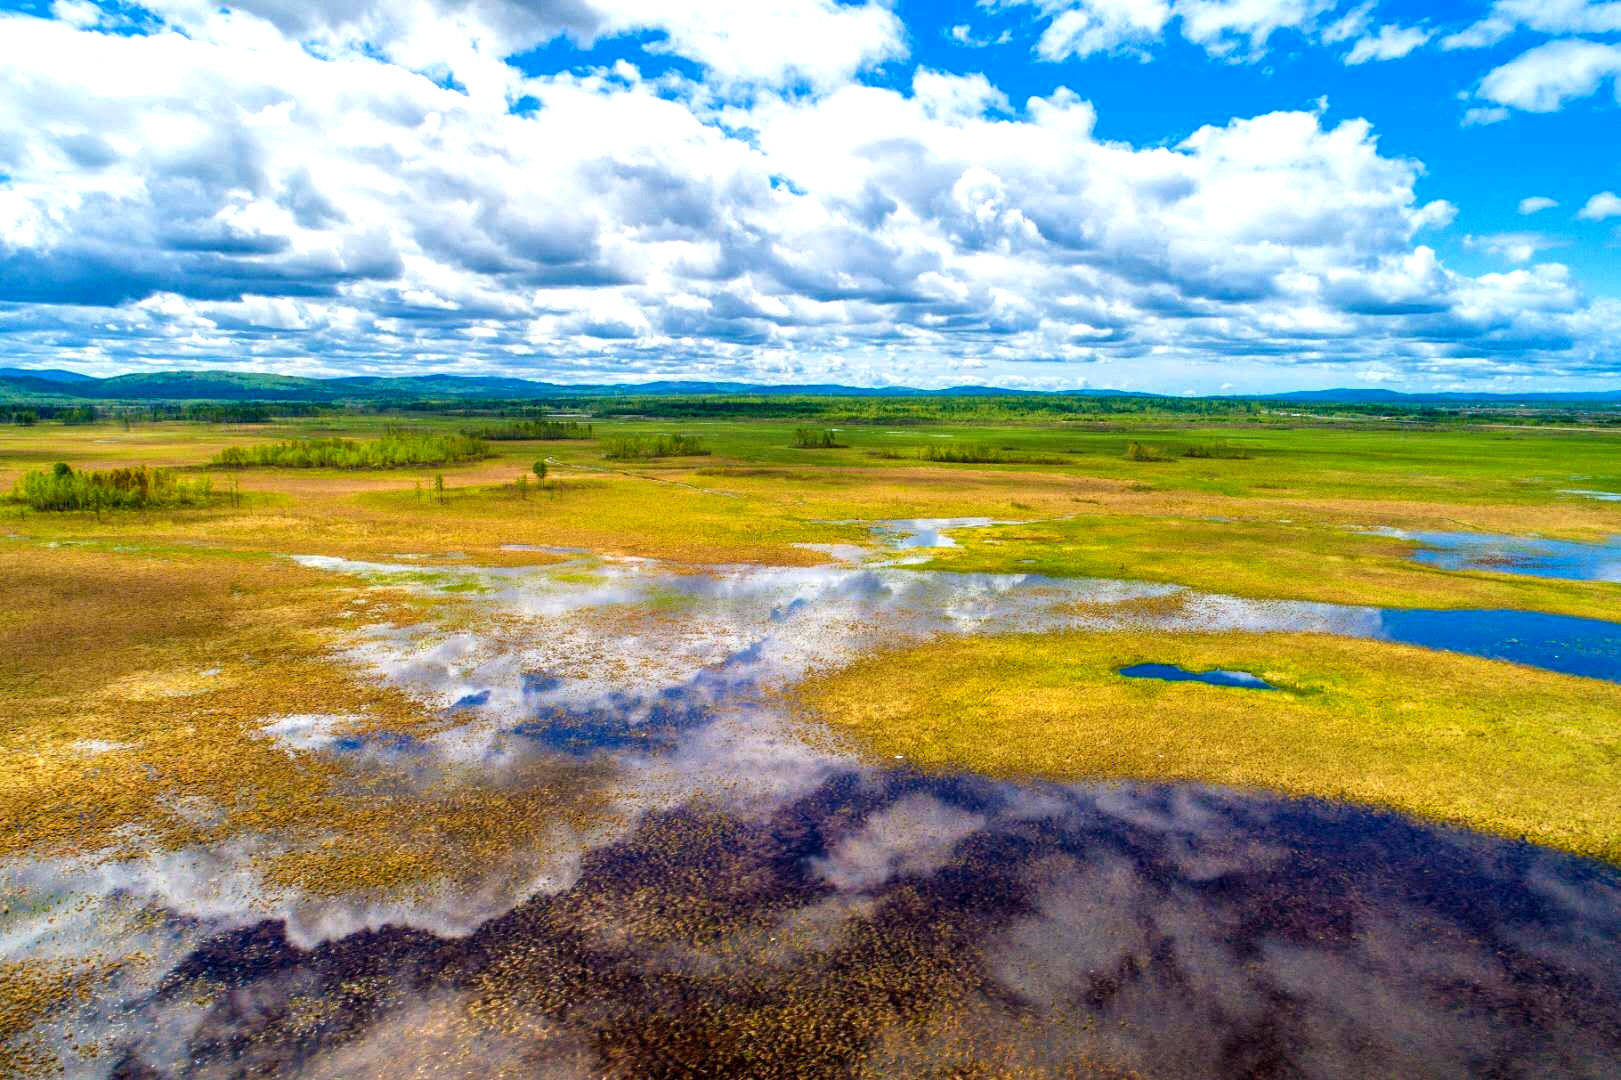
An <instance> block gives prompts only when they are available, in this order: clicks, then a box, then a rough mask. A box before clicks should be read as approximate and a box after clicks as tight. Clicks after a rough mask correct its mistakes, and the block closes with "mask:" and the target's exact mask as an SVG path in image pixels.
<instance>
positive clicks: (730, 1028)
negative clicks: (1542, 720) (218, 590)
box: [0, 540, 1621, 1077]
mask: <svg viewBox="0 0 1621 1080" xmlns="http://www.w3.org/2000/svg"><path fill="white" fill-rule="evenodd" d="M893 551H894V549H893V548H892V547H890V546H889V545H888V542H887V540H886V542H885V544H884V545H883V546H882V547H881V548H879V549H877V550H875V551H874V552H872V553H871V555H870V557H868V558H867V559H866V561H863V562H861V563H856V562H854V561H849V562H847V564H846V565H840V566H832V567H812V568H772V567H752V566H751V567H720V568H709V569H704V570H694V569H691V568H680V567H672V566H667V565H663V564H659V563H655V562H652V561H648V560H640V559H599V558H594V557H590V556H584V555H581V556H580V557H579V558H577V559H572V560H570V561H568V562H565V563H561V564H553V565H550V566H547V567H543V568H497V569H492V568H481V567H477V566H472V565H467V564H461V563H457V564H456V565H452V566H449V567H446V566H435V567H433V568H432V570H431V572H424V571H423V568H422V567H421V566H420V565H412V564H411V563H405V564H360V563H353V562H347V561H344V560H339V559H331V558H325V557H310V558H307V559H304V560H301V561H303V562H304V563H305V564H306V565H310V566H314V567H320V568H325V569H328V570H331V571H332V572H335V573H343V574H349V575H356V576H358V577H360V578H361V579H362V580H372V581H375V582H377V583H379V584H386V585H389V586H390V587H394V588H399V587H405V588H410V589H416V590H420V591H421V592H423V593H425V594H429V595H433V596H436V597H439V598H441V599H442V601H443V604H444V611H445V613H446V617H445V618H444V619H442V620H433V621H429V622H426V623H424V624H422V625H417V626H386V625H380V626H374V627H372V628H370V629H369V630H368V631H366V632H365V633H364V634H363V635H361V636H360V637H359V638H358V639H357V640H356V641H355V643H354V645H353V647H352V649H351V651H350V654H349V655H350V658H351V659H352V660H354V661H355V662H356V663H359V664H361V665H363V666H364V667H365V668H366V669H367V670H368V671H370V672H371V673H372V674H373V675H375V677H376V678H378V679H379V680H382V681H384V682H386V683H388V684H391V685H395V686H399V687H402V688H404V689H406V690H408V691H410V692H411V693H412V694H414V695H415V696H416V697H418V698H419V699H420V700H422V701H424V702H426V703H429V704H431V705H432V706H434V707H436V708H437V709H438V710H440V712H439V715H440V717H441V720H440V723H439V724H438V726H437V727H435V728H434V729H433V730H432V731H431V732H428V733H425V734H422V735H420V736H419V737H410V738H408V737H404V736H382V737H378V736H363V735H356V734H353V733H352V730H353V727H354V725H353V723H352V720H353V718H350V717H344V716H328V715H312V714H299V715H284V716H275V717H266V718H265V722H264V727H263V735H264V738H266V739H270V740H273V741H274V742H275V743H276V744H277V745H280V746H282V747H284V748H286V749H287V750H288V751H289V752H290V753H303V754H317V755H323V756H326V757H328V758H330V759H331V760H334V761H338V762H341V763H343V764H344V766H345V767H346V768H348V769H350V770H352V772H353V775H355V776H356V777H366V776H386V777H387V778H388V782H389V784H390V790H391V792H393V793H394V794H396V795H397V794H399V793H401V792H403V793H406V794H409V793H410V792H412V791H420V792H422V793H423V798H424V799H425V800H426V799H428V798H429V797H430V795H431V796H432V797H439V796H438V795H437V794H434V793H441V792H443V790H444V789H445V787H446V786H447V785H449V786H451V787H454V786H456V785H467V786H469V787H471V786H479V787H481V788H497V789H499V788H501V787H502V786H503V785H505V786H511V787H521V786H523V785H529V784H535V783H545V784H548V785H553V786H555V787H557V788H558V789H559V790H563V789H567V790H569V791H570V792H571V793H573V794H577V795H578V796H579V798H578V799H577V800H576V801H577V802H578V803H579V804H580V805H588V806H590V807H592V808H593V810H592V812H591V813H589V814H577V815H572V816H569V817H567V818H566V819H565V818H563V817H559V819H558V820H557V822H556V823H555V825H554V826H553V827H552V828H550V829H549V830H543V831H541V832H539V833H537V834H536V835H534V836H532V837H527V838H525V839H524V840H523V841H521V842H518V843H515V844H514V845H512V847H511V848H510V850H505V851H503V852H501V853H500V855H499V857H496V858H491V859H489V861H488V864H487V865H482V864H481V865H478V866H473V867H458V868H457V871H458V872H457V873H456V874H455V875H452V876H451V877H449V878H447V879H446V880H445V881H444V882H441V883H438V884H435V885H434V886H433V887H431V888H427V889H423V890H417V891H409V890H408V891H403V892H378V891H365V890H358V889H342V888H315V887H312V886H309V885H307V884H305V885H293V884H286V883H281V884H277V883H275V882H273V881H271V880H270V879H268V878H267V877H266V875H265V873H264V867H265V866H266V864H267V859H270V858H272V857H274V856H275V855H277V854H278V853H279V852H280V851H281V850H282V847H283V846H284V845H285V844H286V843H287V841H286V840H285V839H282V838H278V837H275V836H269V835H266V836H244V837H237V838H234V839H232V840H230V841H226V842H221V843H216V844H211V845H199V846H196V847H193V848H189V849H186V850H182V851H177V852H161V853H157V852H147V853H144V854H142V855H141V856H139V857H134V858H122V859H116V860H111V859H103V860H97V859H94V858H89V857H79V858H73V859H66V858H64V859H39V860H29V861H17V862H13V863H10V864H5V865H3V866H0V892H3V894H4V895H5V897H6V898H7V906H6V909H5V911H4V913H3V914H0V962H5V961H15V960H18V959H20V958H28V959H31V960H36V961H37V960H41V959H46V960H51V959H54V960H60V961H64V962H66V961H82V960H86V959H88V958H95V959H96V960H97V961H98V962H101V963H107V962H109V961H115V962H116V963H115V964H114V966H112V967H111V969H110V971H109V973H108V974H107V975H106V976H105V977H104V979H103V980H102V981H101V982H99V983H98V984H97V988H96V990H95V992H94V993H93V994H91V995H89V996H87V997H86V998H85V999H84V1000H82V1001H76V1002H73V1003H72V1004H71V1005H70V1006H69V1007H68V1008H66V1009H64V1010H62V1012H61V1015H59V1016H56V1017H54V1018H53V1019H52V1020H51V1021H50V1022H49V1023H47V1024H46V1025H45V1027H44V1028H42V1029H41V1030H40V1031H39V1032H37V1033H36V1035H37V1037H38V1038H39V1039H40V1040H41V1041H42V1043H43V1045H45V1046H47V1047H48V1048H49V1049H50V1050H51V1052H52V1053H54V1054H56V1055H57V1056H59V1057H60V1059H61V1060H62V1062H63V1063H64V1065H65V1066H66V1068H67V1070H68V1071H69V1072H70V1073H71V1074H74V1075H87V1076H102V1075H113V1076H122V1077H145V1076H199V1077H214V1076H244V1075H294V1076H310V1077H318V1076H330V1077H349V1076H384V1075H387V1076H415V1075H422V1076H435V1075H437V1076H465V1077H483V1076H500V1075H511V1076H546V1077H563V1076H568V1077H573V1076H580V1077H587V1076H625V1077H633V1076H634V1077H641V1076H749V1077H771V1076H851V1075H870V1076H897V1075H905V1076H910V1075H934V1076H944V1075H963V1076H976V1075H1009V1074H1011V1075H1054V1076H1098V1077H1124V1076H1136V1075H1155V1076H1170V1077H1181V1076H1187V1077H1199V1076H1235V1077H1236V1076H1246V1077H1248V1076H1312V1077H1315V1076H1324V1077H1328V1076H1372V1075H1377V1076H1459V1077H1462V1076H1479V1075H1492V1076H1527V1077H1530V1076H1613V1075H1617V1074H1618V1072H1621V873H1618V872H1617V871H1616V870H1615V869H1614V868H1611V867H1607V866H1601V865H1597V864H1594V863H1591V862H1587V861H1583V860H1580V859H1576V858H1571V857H1566V856H1562V855H1559V854H1556V853H1552V852H1549V851H1546V850H1543V849H1539V848H1535V847H1532V846H1529V845H1524V844H1519V843H1514V842H1511V841H1505V840H1498V839H1492V838H1486V837H1480V836H1476V835H1472V834H1467V833H1461V832H1455V831H1449V830H1445V829H1439V828H1433V827H1429V826H1424V825H1418V824H1414V823H1412V822H1409V821H1406V820H1404V819H1401V818H1399V817H1396V816H1393V815H1388V814H1381V813H1375V812H1372V811H1368V810H1364V809H1357V808H1350V807H1344V806H1336V805H1329V804H1325V803H1320V802H1313V801H1301V800H1282V799H1277V798H1273V797H1269V796H1265V795H1261V794H1255V793H1243V792H1232V791H1222V790H1213V789H1208V788H1201V787H1197V786H1190V785H1159V786H1153V785H1150V786H1123V785H1069V786H1055V785H1046V784H1035V783H1031V784H1016V783H1007V782H999V781H991V780H987V779H984V778H978V777H972V776H962V777H929V776H923V775H919V774H917V773H915V772H913V771H912V770H910V769H909V768H907V766H906V763H905V762H895V763H894V767H893V768H890V769H880V768H875V767H872V766H870V765H865V764H861V763H860V762H858V761H857V760H856V759H854V758H853V757H852V756H851V755H849V754H848V753H846V752H845V750H844V749H843V748H842V747H841V746H839V745H838V744H837V743H836V742H834V741H832V740H831V739H830V738H828V737H827V736H826V733H822V732H816V731H807V730H805V729H804V728H803V727H801V725H800V724H799V722H797V721H796V720H795V719H794V718H793V717H792V716H791V714H790V713H789V712H788V711H787V709H786V708H785V706H783V704H782V702H781V698H780V691H782V690H783V689H784V688H786V687H789V686H791V685H792V684H793V683H794V682H795V681H797V680H798V679H800V678H802V677H804V675H806V674H807V673H809V672H812V671H814V670H817V669H820V668H825V667H833V666H838V665H841V664H844V663H847V662H848V661H850V660H852V659H854V658H856V657H858V656H862V655H866V654H867V653H869V652H870V651H871V650H873V649H877V648H882V647H886V646H889V645H896V644H905V643H907V642H913V641H922V640H926V639H928V638H930V637H933V636H938V635H941V634H951V633H969V632H997V633H1016V632H1031V631H1041V630H1052V629H1060V628H1080V629H1086V628H1094V629H1106V628H1111V627H1131V628H1139V629H1161V630H1164V631H1165V632H1167V633H1174V632H1178V631H1189V630H1213V629H1234V630H1247V631H1256V632H1263V631H1276V630H1307V631H1315V632H1320V633H1330V634H1341V635H1349V636H1357V637H1364V638H1375V639H1388V640H1396V641H1410V642H1416V643H1419V644H1426V645H1432V646H1434V647H1445V648H1456V649H1458V650H1459V651H1464V652H1471V653H1476V654H1479V655H1503V656H1505V657H1506V658H1510V659H1516V660H1519V661H1520V662H1526V663H1538V664H1541V665H1542V666H1550V667H1555V669H1556V670H1570V668H1571V667H1572V666H1574V665H1576V664H1577V663H1578V662H1579V663H1580V664H1581V665H1585V666H1586V667H1587V668H1588V669H1590V670H1588V671H1584V672H1583V673H1586V674H1594V675H1596V676H1598V677H1602V678H1610V679H1615V678H1618V677H1621V666H1618V663H1617V651H1616V648H1615V646H1616V644H1617V640H1618V639H1617V636H1616V635H1617V633H1618V632H1621V628H1618V627H1617V626H1616V625H1615V624H1610V623H1603V622H1597V621H1594V620H1570V619H1562V618H1559V617H1554V616H1537V617H1534V618H1533V619H1532V621H1531V622H1529V623H1527V622H1524V621H1520V616H1523V613H1501V614H1502V618H1501V619H1497V616H1498V615H1499V614H1500V613H1453V612H1446V613H1436V612H1390V611H1380V610H1378V609H1373V608H1356V607H1342V606H1336V605H1324V604H1309V603H1298V602H1262V601H1252V600H1242V599H1237V598H1231V597H1221V596H1210V595H1205V594H1199V593H1195V592H1192V591H1190V590H1186V589H1181V588H1178V587H1173V586H1161V585H1144V584H1139V583H1131V582H1116V581H1092V580H1071V581H1061V580H1055V579H1048V578H1042V577H1037V576H1029V575H975V574H940V573H929V572H922V571H918V570H914V569H909V568H907V567H906V566H904V565H900V566H897V565H891V564H889V563H888V562H886V561H885V560H887V559H888V558H889V557H890V555H892V554H893ZM1494 619H1495V620H1496V621H1494ZM1538 620H1543V621H1538ZM1527 642H1530V643H1531V644H1530V646H1527V645H1526V643H1527ZM1516 650H1518V651H1516ZM1584 650H1585V651H1584ZM1572 656H1576V657H1578V660H1577V661H1573V660H1571V659H1570V658H1571V657H1572ZM1559 664H1564V665H1565V666H1564V667H1558V666H1556V665H1559ZM537 777H540V778H543V779H537ZM357 790H360V788H359V787H358V786H357Z"/></svg>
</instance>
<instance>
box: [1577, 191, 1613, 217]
mask: <svg viewBox="0 0 1621 1080" xmlns="http://www.w3.org/2000/svg"><path fill="white" fill-rule="evenodd" d="M1576 216H1577V217H1579V218H1581V219H1582V220H1583V221H1603V220H1605V219H1606V218H1613V217H1621V195H1617V194H1616V193H1615V192H1613V191H1601V192H1599V193H1598V194H1597V195H1594V196H1593V197H1592V198H1591V199H1588V200H1587V205H1586V206H1584V207H1582V208H1581V210H1580V211H1579V212H1578V213H1577V214H1576Z"/></svg>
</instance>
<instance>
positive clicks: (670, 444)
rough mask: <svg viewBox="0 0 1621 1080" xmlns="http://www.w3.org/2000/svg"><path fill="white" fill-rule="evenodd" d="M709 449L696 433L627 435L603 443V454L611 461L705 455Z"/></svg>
mask: <svg viewBox="0 0 1621 1080" xmlns="http://www.w3.org/2000/svg"><path fill="white" fill-rule="evenodd" d="M708 453H709V451H708V450H707V449H706V448H705V447H704V444H703V442H702V441H701V440H699V439H698V437H697V436H695V435H659V436H657V437H654V438H647V437H644V436H638V435H627V436H622V437H620V438H615V439H609V440H608V441H607V442H606V443H604V444H603V450H602V456H603V457H605V458H608V459H609V460H610V461H645V460H647V459H648V458H662V457H704V456H707V455H708Z"/></svg>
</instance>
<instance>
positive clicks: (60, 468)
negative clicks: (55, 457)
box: [12, 461, 214, 512]
mask: <svg viewBox="0 0 1621 1080" xmlns="http://www.w3.org/2000/svg"><path fill="white" fill-rule="evenodd" d="M213 495H214V487H213V482H212V481H211V480H210V479H209V478H208V477H206V476H203V477H199V478H197V479H195V480H190V479H184V478H182V477H179V476H177V475H175V473H174V472H173V470H170V469H153V468H149V467H147V466H145V465H136V466H134V467H133V468H127V469H109V470H107V471H106V472H90V471H79V470H75V469H74V468H73V467H72V466H70V465H68V464H67V462H65V461H59V462H57V463H56V465H55V466H53V467H52V468H51V469H50V471H48V472H45V471H40V470H34V471H32V472H28V473H25V474H23V476H22V478H21V479H19V480H18V481H17V484H16V487H15V488H13V490H12V498H14V499H16V500H17V501H18V502H20V503H22V504H24V505H25V506H28V507H31V508H32V509H35V510H94V511H97V512H99V511H102V510H128V509H145V508H163V507H172V506H202V505H204V504H206V503H208V502H209V501H210V500H211V499H212V498H213Z"/></svg>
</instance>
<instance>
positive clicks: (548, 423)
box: [462, 420, 591, 442]
mask: <svg viewBox="0 0 1621 1080" xmlns="http://www.w3.org/2000/svg"><path fill="white" fill-rule="evenodd" d="M462 434H464V435H468V436H471V437H472V438H475V439H488V440H489V441H491V442H522V441H528V440H541V441H553V442H555V441H558V440H562V439H589V438H591V425H590V424H582V423H580V422H579V421H578V420H513V421H511V422H510V423H505V424H492V425H489V426H487V427H481V428H463V429H462Z"/></svg>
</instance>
